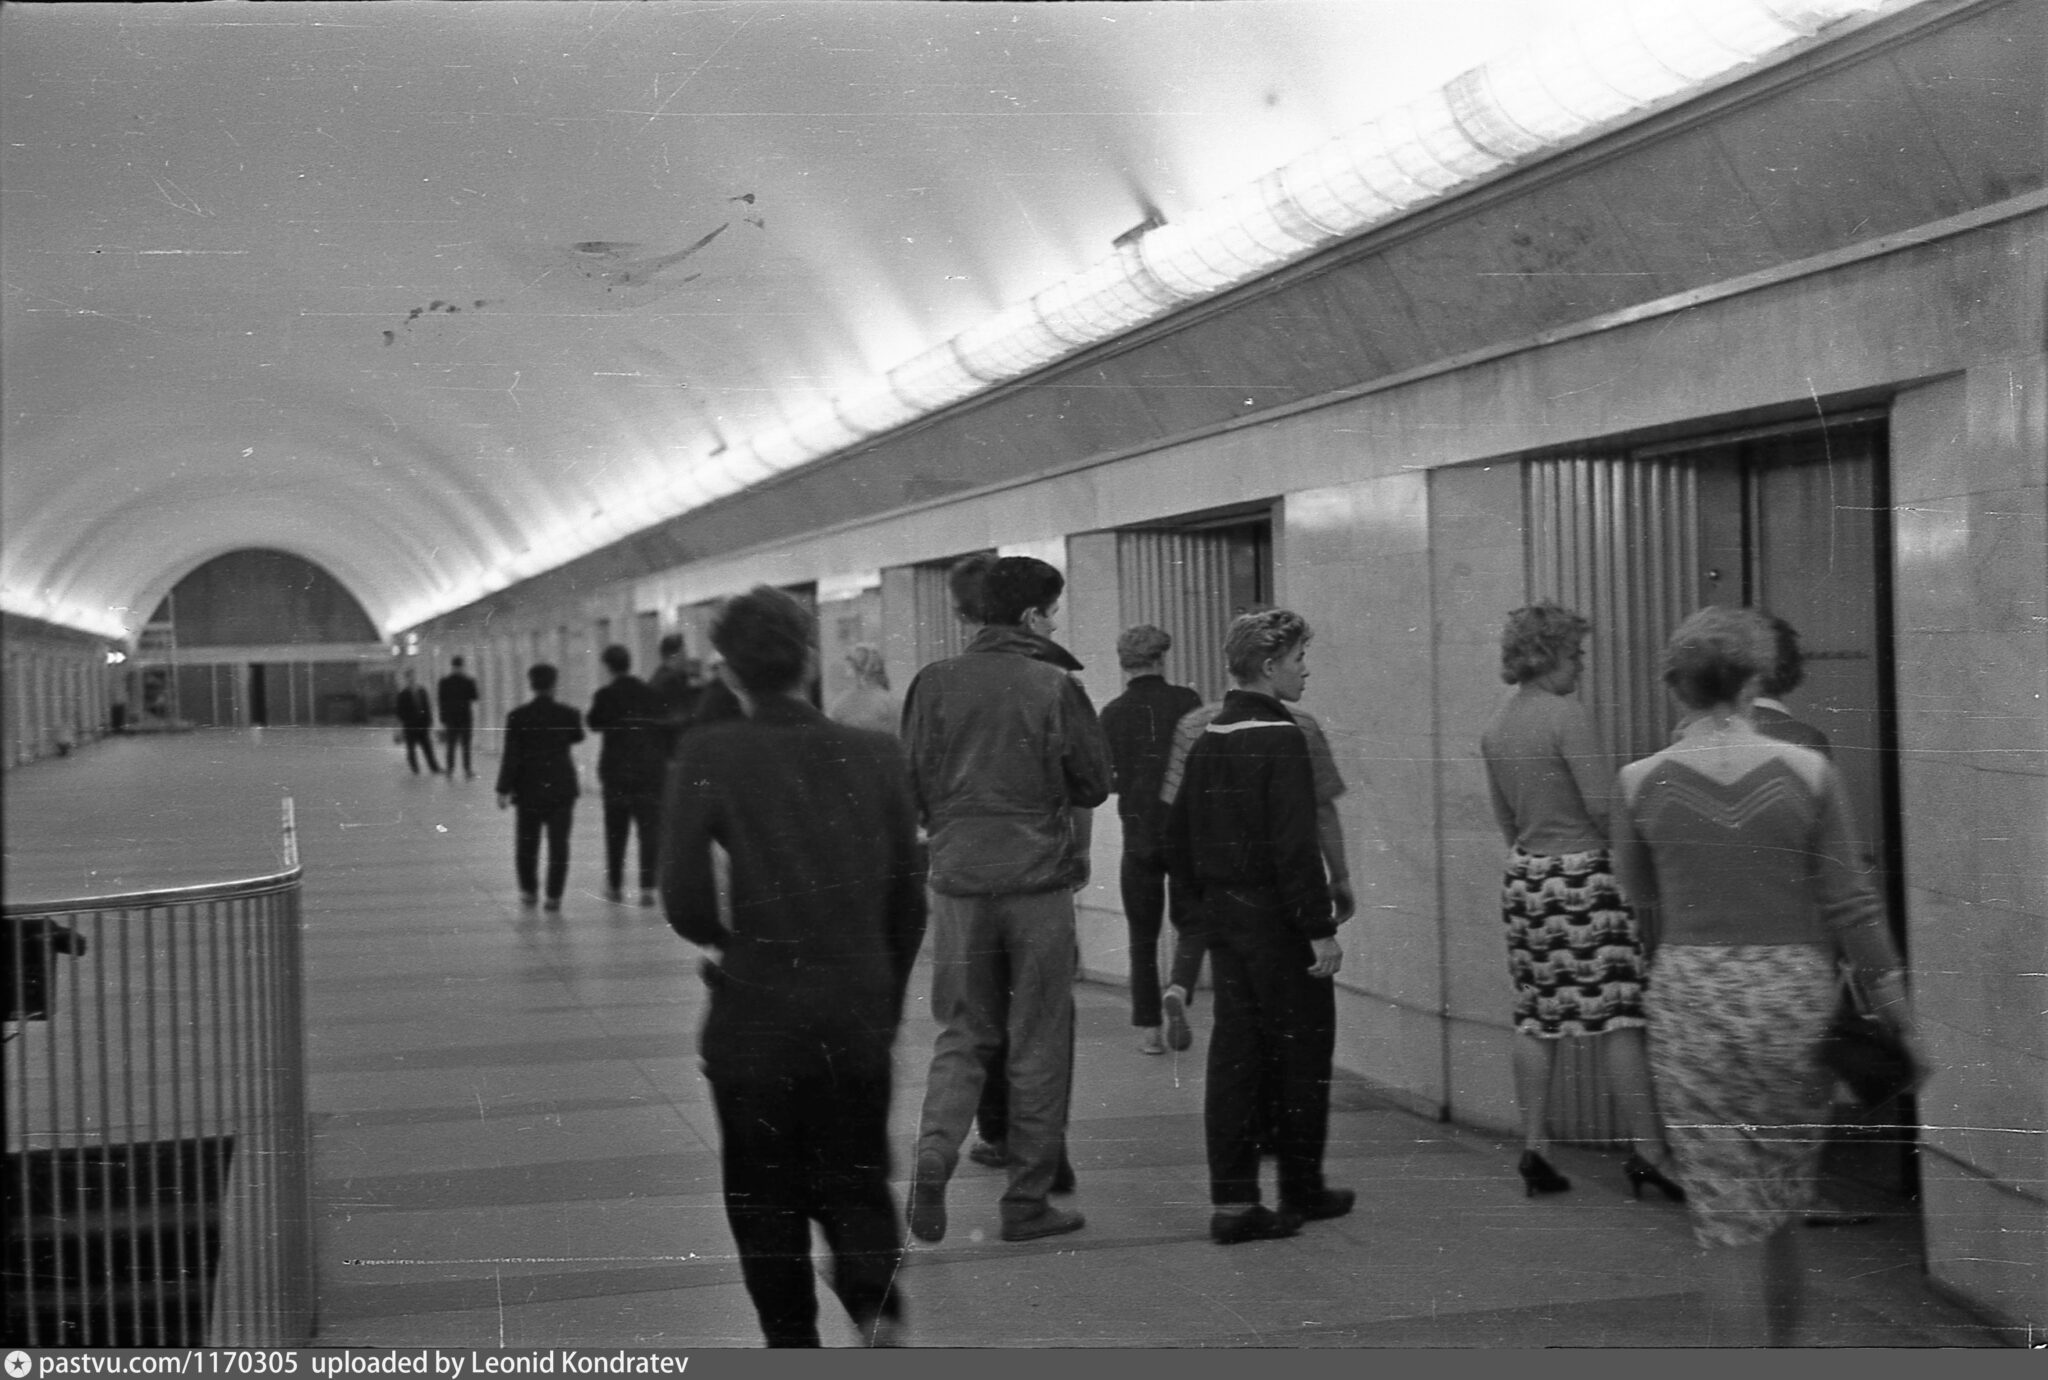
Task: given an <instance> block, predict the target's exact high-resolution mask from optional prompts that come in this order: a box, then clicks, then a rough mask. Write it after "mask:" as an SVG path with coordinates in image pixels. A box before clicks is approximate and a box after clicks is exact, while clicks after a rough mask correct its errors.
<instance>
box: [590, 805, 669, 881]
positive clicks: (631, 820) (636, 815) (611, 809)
mask: <svg viewBox="0 0 2048 1380" xmlns="http://www.w3.org/2000/svg"><path fill="white" fill-rule="evenodd" d="M636 827H637V828H638V829H639V831H640V889H641V890H642V891H652V890H654V883H655V870H656V864H657V863H658V862H659V860H660V857H661V788H660V787H659V786H655V787H652V788H649V789H643V790H623V789H622V790H614V789H613V788H611V787H609V786H607V787H605V792H604V884H605V885H606V886H608V887H610V888H611V889H612V890H613V891H619V890H622V889H623V888H624V887H625V884H626V883H625V876H626V840H627V838H628V837H629V836H630V835H631V834H632V832H633V830H634V829H635V828H636Z"/></svg>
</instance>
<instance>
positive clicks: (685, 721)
mask: <svg viewBox="0 0 2048 1380" xmlns="http://www.w3.org/2000/svg"><path fill="white" fill-rule="evenodd" d="M697 672H698V668H697V664H696V663H695V662H693V661H691V660H690V659H689V658H688V657H687V656H685V655H683V635H682V634H681V633H670V634H668V635H667V636H666V637H664V638H662V639H661V665H659V666H657V667H655V668H654V671H653V673H652V674H650V675H649V676H648V677H647V688H648V690H649V691H650V692H651V693H652V694H653V696H654V704H655V717H656V718H657V719H658V720H659V721H660V730H659V732H658V733H657V735H656V742H655V746H656V747H657V748H658V749H659V751H660V753H661V755H662V756H663V757H673V756H675V751H676V740H677V739H678V738H680V737H681V736H682V733H683V730H684V729H685V728H687V727H688V726H689V724H690V721H691V720H692V719H694V718H695V717H696V714H697V702H698V700H699V699H700V698H701V697H702V696H703V694H704V686H703V684H702V683H701V682H700V680H699V679H698V674H697Z"/></svg>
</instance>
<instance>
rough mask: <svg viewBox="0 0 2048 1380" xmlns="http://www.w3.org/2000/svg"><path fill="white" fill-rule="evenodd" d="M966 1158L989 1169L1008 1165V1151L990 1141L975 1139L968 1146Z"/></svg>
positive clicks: (1002, 1167)
mask: <svg viewBox="0 0 2048 1380" xmlns="http://www.w3.org/2000/svg"><path fill="white" fill-rule="evenodd" d="M967 1158H968V1159H970V1160H973V1161H974V1162H975V1163H976V1164H980V1165H986V1166H987V1167H988V1168H990V1169H1004V1168H1007V1167H1008V1166H1009V1163H1010V1152H1009V1151H1007V1150H1005V1149H1003V1147H1002V1146H1000V1145H997V1144H994V1143H993V1142H991V1141H986V1140H977V1141H976V1142H974V1144H973V1145H971V1146H970V1147H968V1150H967Z"/></svg>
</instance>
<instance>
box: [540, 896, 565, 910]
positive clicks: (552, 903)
mask: <svg viewBox="0 0 2048 1380" xmlns="http://www.w3.org/2000/svg"><path fill="white" fill-rule="evenodd" d="M540 908H541V909H542V910H552V911H559V910H561V908H562V898H561V897H559V896H550V897H549V898H548V899H547V900H545V901H543V902H541V903H540Z"/></svg>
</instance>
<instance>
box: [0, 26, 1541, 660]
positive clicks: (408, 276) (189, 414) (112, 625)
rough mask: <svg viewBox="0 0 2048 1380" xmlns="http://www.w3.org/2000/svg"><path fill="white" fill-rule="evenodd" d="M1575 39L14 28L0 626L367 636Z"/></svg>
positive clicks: (1256, 29) (3, 251)
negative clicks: (353, 606)
mask: <svg viewBox="0 0 2048 1380" xmlns="http://www.w3.org/2000/svg"><path fill="white" fill-rule="evenodd" d="M1575 4H1576V0H1219V2H1217V3H1127V4H1090V3H1076V4H1009V3H989V4H979V3H940V2H938V0H816V2H814V3H791V2H790V0H751V2H750V3H740V4H732V3H690V2H681V3H660V2H659V0H655V2H654V3H608V2H606V0H599V2H598V3H592V4H568V3H560V4H554V3H546V4H543V3H532V4H525V3H498V2H496V0H492V2H491V3H472V4H461V3H456V4H412V3H388V4H334V5H320V4H289V5H242V4H222V3H214V4H193V5H134V6H129V5H108V6H101V5H87V4H80V5H65V4H57V5H27V6H11V7H9V8H8V9H7V10H6V11H5V12H4V16H0V135H4V139H0V142H4V145H5V147H4V149H0V184H4V191H5V195H4V198H0V256H4V297H0V317H4V330H5V334H4V352H0V369H4V377H0V384H4V405H5V420H4V433H0V463H4V481H5V482H4V485H0V600H4V602H5V604H6V606H7V607H8V608H9V609H11V610H12V611H15V612H26V613H32V614H37V615H39V616H43V617H46V618H49V619H51V620H53V621H57V622H65V623H72V624H76V625H82V626H89V627H97V628H103V629H107V630H110V631H111V630H115V629H117V628H119V627H122V626H125V627H127V628H129V629H131V630H132V629H134V628H136V627H139V625H140V623H141V622H142V620H143V619H144V618H145V617H146V616H147V614H148V613H149V612H150V610H151V609H152V608H153V607H154V606H155V603H156V601H157V600H158V599H159V598H161V596H162V594H163V593H164V592H165V591H166V590H168V589H169V588H170V586H171V585H172V584H173V583H175V582H176V580H177V579H178V578H179V577H180V576H182V575H183V574H185V573H186V572H187V571H189V570H191V569H193V568H194V567H196V566H197V565H199V564H200V563H201V562H203V561H205V560H207V559H209V558H211V557H213V556H216V555H219V554H221V553H222V552H225V551H228V550H233V549H237V548H242V547H250V546H261V547H268V548H279V549H284V550H288V551H291V552H294V553H297V554H299V555H302V556H304V557H306V558H308V559H311V560H313V561H315V562H317V563H319V564H320V565H322V566H323V567H325V568H326V569H328V570H329V571H331V572H333V574H335V575H336V576H337V577H338V578H339V579H340V580H341V581H342V582H343V583H344V584H345V585H346V586H347V587H348V588H349V589H350V591H351V592H353V593H354V594H355V595H356V596H357V597H358V598H359V599H360V600H361V601H362V603H363V605H364V606H365V608H366V609H367V611H368V612H369V614H370V616H371V617H372V618H373V619H374V620H376V622H377V623H378V624H379V626H380V628H381V629H384V630H387V631H388V630H391V629H394V628H397V627H402V626H404V625H406V624H408V623H410V622H414V621H417V620H418V619H420V618H423V617H426V616H428V615H430V614H432V613H437V612H440V611H442V610H444V609H447V608H451V607H454V606H455V605H458V604H461V603H465V602H467V601H468V600H469V599H472V598H474V597H476V596H477V595H480V594H482V593H485V592H487V591H489V590H491V589H493V588H497V587H500V586H502V585H505V584H507V583H510V582H511V581H513V580H516V579H518V578H521V577H523V576H526V575H531V574H533V573H535V572H536V571H538V570H542V569H546V568H548V567H549V566H551V565H554V564H558V563H560V562H561V561H564V560H567V559H569V558H571V557H573V556H576V555H578V554H580V553H582V552H585V551H588V550H591V549H593V548H595V547H597V546H599V545H601V544H603V543H605V542H607V541H611V540H615V539H617V538H619V537H621V536H623V535H625V534H627V533H629V532H632V531H634V530H636V529H638V528H640V527H643V526H646V525H647V524H649V523H652V522H654V521H656V520H658V519H660V518H663V517H666V516H669V515H671V514H673V513H674V512H676V511H677V510H678V508H679V507H682V506H687V505H688V503H689V502H690V498H689V484H688V476H689V475H690V474H692V473H693V472H702V473H709V472H711V471H712V470H715V469H716V467H717V466H718V465H719V464H720V457H721V456H722V455H725V454H727V453H728V448H729V447H731V446H734V445H737V444H740V443H743V442H744V441H745V440H746V438H748V437H749V436H751V435H754V434H756V433H760V432H763V431H764V430H767V429H772V428H774V427H776V426H778V425H784V424H787V423H788V422H789V421H790V420H791V419H792V418H794V417H797V416H800V415H802V414H804V413H805V412H806V411H807V410H810V409H814V408H816V407H817V406H818V404H819V403H820V402H821V401H822V400H825V399H828V398H831V397H833V396H835V395H838V394H842V393H846V392H848V391H849V390H855V389H858V388H859V387H860V386H862V385H863V384H864V383H865V382H867V381H869V380H871V379H873V378H875V377H876V376H878V375H880V374H881V373H882V372H883V371H885V370H888V369H890V368H892V367H893V366H896V365H899V364H901V363H902V362H903V361H905V360H907V359H910V358H912V357H914V356H917V355H919V354H920V353H921V352H924V351H926V350H928V349H930V348H931V347H933V346H935V345H937V344H939V343H941V342H943V341H946V340H948V339H950V338H951V337H953V336H955V335H958V334H959V333H961V332H963V331H967V330H969V329H970V328H973V327H975V326H976V325H977V324H978V323H981V322H984V321H986V320H988V319H989V318H990V317H992V316H993V315H994V314H996V313H997V312H998V311H999V310H1001V309H1002V308H1003V307H1005V306H1006V305H1008V304H1012V303H1015V302H1018V301H1020V300H1021V299H1023V298H1025V297H1027V296H1029V295H1031V294H1033V293H1036V292H1039V291H1041V290H1043V289H1045V288H1046V287H1048V286H1049V285H1051V284H1053V283H1056V282H1058V281H1060V280H1062V279H1064V278H1067V277H1069V276H1071V275H1073V274H1076V273H1079V272H1080V271H1082V270H1084V269H1087V268H1089V267H1090V266H1091V265H1094V264H1096V263H1098V262H1099V261H1101V260H1103V259H1104V257H1105V256H1106V255H1109V254H1110V253H1111V252H1112V242H1113V241H1114V240H1115V239H1116V238H1117V237H1118V236H1119V235H1120V234H1122V233H1123V232H1126V231H1129V230H1131V229H1133V228H1134V227H1135V226H1137V225H1139V224H1140V222H1142V221H1144V220H1145V219H1146V218H1147V217H1148V216H1157V217H1163V218H1164V219H1165V220H1166V221H1167V222H1169V223H1172V222H1174V221H1175V220H1176V219H1178V218H1183V217H1185V216H1187V215H1188V214H1189V213H1190V212H1191V211H1192V210H1193V209H1194V208H1196V207H1199V206H1201V205H1203V204H1205V203H1210V202H1213V201H1215V200H1216V199H1217V198H1219V197H1221V196H1223V195H1224V194H1226V193H1228V192H1230V191H1232V190H1233V189H1235V188H1238V187H1240V186H1242V185H1244V184H1246V183H1248V182H1250V181H1252V180H1253V179H1255V178H1256V177H1258V176H1259V175H1260V174H1262V173H1264V172H1266V171H1268V170H1269V169H1272V168H1274V167H1277V166H1278V165H1280V164H1281V163H1283V162H1286V161H1287V160H1289V159H1291V158H1294V157H1296V156H1298V155H1300V154H1301V153H1303V152H1305V151H1307V150H1309V149H1311V148H1313V147H1315V146H1317V145H1319V144H1320V143H1322V142H1323V141H1324V140H1326V139H1328V138H1330V137H1331V136H1332V135H1334V134H1336V133H1338V132H1339V131H1341V130H1344V129H1347V128H1349V127H1351V126H1353V125H1356V124H1357V123H1358V122H1360V121H1361V120H1364V119H1366V118H1367V117H1369V116H1372V115H1373V114H1375V113H1376V112H1378V111H1380V110H1383V109H1386V108H1388V107H1391V106H1393V105H1395V104H1398V103H1400V102H1403V101H1406V100H1409V99H1411V98H1413V97H1415V96H1417V95H1419V94H1421V93H1423V92H1425V91H1430V90H1433V89H1435V88H1437V87H1439V86H1441V85H1442V84H1443V83H1444V82H1446V81H1447V80H1449V79H1450V78H1451V77H1453V76H1455V75H1456V74H1458V73H1459V72H1461V71H1464V70H1466V69H1468V68H1471V67H1473V66H1475V65H1477V64H1478V63H1480V62H1481V61H1484V60H1485V59H1487V58H1488V57H1490V56H1492V55H1494V53H1496V52H1498V51H1501V50H1504V49H1509V48H1512V47H1513V46H1515V45H1517V44H1519V43H1524V42H1527V41H1528V40H1529V38H1530V36H1531V35H1532V34H1533V33H1535V32H1537V31H1539V30H1541V29H1542V28H1544V27H1545V26H1546V25H1552V24H1554V23H1555V22H1556V20H1557V19H1558V17H1559V16H1560V15H1561V14H1563V13H1566V12H1569V11H1570V10H1572V9H1573V8H1574V7H1575ZM706 467H709V468H708V469H707V468H706Z"/></svg>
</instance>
